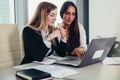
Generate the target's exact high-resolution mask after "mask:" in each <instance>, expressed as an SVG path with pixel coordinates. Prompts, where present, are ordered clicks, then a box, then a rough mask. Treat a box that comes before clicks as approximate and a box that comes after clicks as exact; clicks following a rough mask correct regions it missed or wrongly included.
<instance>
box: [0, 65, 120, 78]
mask: <svg viewBox="0 0 120 80" xmlns="http://www.w3.org/2000/svg"><path fill="white" fill-rule="evenodd" d="M34 65H38V64H36V63H30V64H26V65H20V66H17V67H19V69H23V68H26V67H30V66H34ZM58 66H60V65H58ZM63 67H66V66H63ZM68 68H71V69H74V70H76V71H79V72H80V73H79V74H75V75H72V76H69V77H67V78H68V79H67V80H120V65H103V64H102V63H97V64H93V65H89V66H86V67H82V68H74V67H68ZM17 70H18V69H16V68H7V69H3V70H0V80H21V79H19V78H18V77H16V76H15V72H16V71H17ZM61 80H66V79H61Z"/></svg>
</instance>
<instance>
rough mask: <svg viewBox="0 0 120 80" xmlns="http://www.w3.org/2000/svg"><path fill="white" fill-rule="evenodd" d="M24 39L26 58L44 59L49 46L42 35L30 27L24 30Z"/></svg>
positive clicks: (30, 59) (31, 59) (33, 59)
mask: <svg viewBox="0 0 120 80" xmlns="http://www.w3.org/2000/svg"><path fill="white" fill-rule="evenodd" d="M23 41H24V50H25V58H28V59H29V61H31V62H32V61H35V60H37V61H42V60H43V59H44V57H45V56H46V54H47V52H48V51H49V48H48V47H47V46H46V45H45V44H44V43H43V39H42V36H41V35H38V34H37V33H36V31H34V30H32V29H31V28H29V27H26V28H25V29H24V30H23Z"/></svg>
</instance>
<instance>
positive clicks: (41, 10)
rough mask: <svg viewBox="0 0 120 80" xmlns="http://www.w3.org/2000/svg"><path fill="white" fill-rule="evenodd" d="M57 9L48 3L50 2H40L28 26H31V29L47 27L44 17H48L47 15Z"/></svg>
mask: <svg viewBox="0 0 120 80" xmlns="http://www.w3.org/2000/svg"><path fill="white" fill-rule="evenodd" d="M56 8H57V7H56V6H55V5H54V4H52V3H50V2H41V3H40V4H39V5H38V7H37V9H36V11H35V14H34V16H33V17H32V19H31V20H30V22H29V23H28V25H31V26H32V27H35V28H38V27H39V28H40V29H41V28H42V27H46V25H47V20H46V17H47V16H48V15H49V13H50V12H51V11H52V10H54V9H56ZM46 28H47V27H46Z"/></svg>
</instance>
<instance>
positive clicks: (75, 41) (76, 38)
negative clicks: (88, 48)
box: [60, 1, 80, 48]
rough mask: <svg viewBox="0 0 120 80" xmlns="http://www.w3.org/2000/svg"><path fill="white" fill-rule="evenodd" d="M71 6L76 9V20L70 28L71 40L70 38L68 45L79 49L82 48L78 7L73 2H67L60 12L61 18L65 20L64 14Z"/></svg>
mask: <svg viewBox="0 0 120 80" xmlns="http://www.w3.org/2000/svg"><path fill="white" fill-rule="evenodd" d="M69 6H73V7H74V8H75V12H76V13H75V19H74V21H73V22H72V23H71V25H70V28H69V38H68V43H69V44H70V45H71V46H72V47H74V48H75V47H79V46H80V33H79V26H78V15H77V14H78V13H77V7H76V6H75V4H74V3H73V2H71V1H66V2H64V3H63V5H62V7H61V10H60V16H61V18H63V14H65V13H66V11H67V9H68V8H69Z"/></svg>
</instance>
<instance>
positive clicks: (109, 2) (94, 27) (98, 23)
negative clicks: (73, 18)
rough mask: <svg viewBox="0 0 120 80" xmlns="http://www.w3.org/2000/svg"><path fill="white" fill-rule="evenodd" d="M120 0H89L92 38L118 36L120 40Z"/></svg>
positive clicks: (90, 33)
mask: <svg viewBox="0 0 120 80" xmlns="http://www.w3.org/2000/svg"><path fill="white" fill-rule="evenodd" d="M119 5H120V0H89V36H90V40H91V39H92V38H96V37H97V36H101V37H111V36H117V37H118V38H117V40H119V41H120V6H119Z"/></svg>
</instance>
